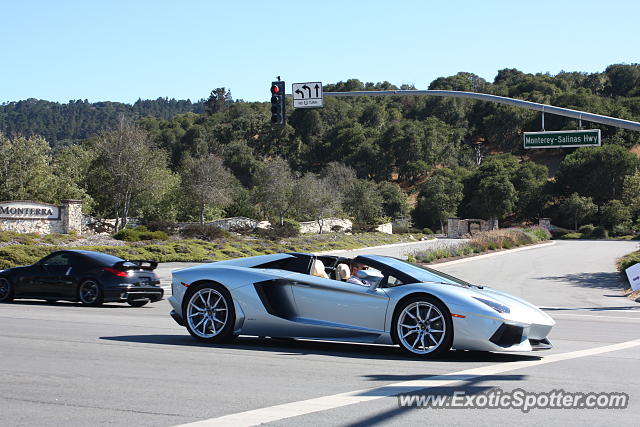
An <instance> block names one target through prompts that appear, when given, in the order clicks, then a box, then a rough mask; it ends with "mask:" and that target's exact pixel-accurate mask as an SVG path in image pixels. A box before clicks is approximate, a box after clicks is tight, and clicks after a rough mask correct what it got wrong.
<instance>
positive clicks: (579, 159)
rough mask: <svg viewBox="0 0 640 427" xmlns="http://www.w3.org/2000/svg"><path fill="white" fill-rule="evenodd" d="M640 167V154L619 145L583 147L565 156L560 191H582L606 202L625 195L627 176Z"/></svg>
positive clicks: (594, 198) (564, 192)
mask: <svg viewBox="0 0 640 427" xmlns="http://www.w3.org/2000/svg"><path fill="white" fill-rule="evenodd" d="M638 168H640V160H639V159H638V157H636V156H635V155H634V154H632V153H630V152H628V151H627V150H625V149H624V148H623V147H620V146H618V145H610V144H608V145H603V146H602V147H583V148H578V149H577V150H576V151H575V152H573V153H571V154H569V155H567V156H566V157H565V158H564V159H563V160H562V163H560V168H559V170H558V175H557V178H556V182H557V186H558V190H559V192H560V194H564V195H569V194H572V193H578V194H579V195H581V196H586V197H591V198H592V199H593V201H594V202H595V203H596V204H598V205H602V204H604V203H606V202H607V201H608V200H611V199H620V197H622V184H623V182H624V178H625V177H626V176H627V175H631V174H633V173H634V172H635V171H636V170H637V169H638Z"/></svg>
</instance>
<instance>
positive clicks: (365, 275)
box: [356, 270, 384, 291]
mask: <svg viewBox="0 0 640 427" xmlns="http://www.w3.org/2000/svg"><path fill="white" fill-rule="evenodd" d="M356 276H357V277H358V279H362V280H365V281H366V282H367V283H369V289H370V290H372V291H373V290H375V289H376V288H377V287H378V285H379V284H380V282H381V281H382V279H383V278H384V276H383V275H382V273H380V272H379V271H377V270H358V271H357V272H356Z"/></svg>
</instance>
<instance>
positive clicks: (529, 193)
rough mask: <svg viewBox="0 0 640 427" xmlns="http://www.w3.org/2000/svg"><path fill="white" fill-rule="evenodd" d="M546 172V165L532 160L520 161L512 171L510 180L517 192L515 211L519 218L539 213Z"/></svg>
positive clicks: (547, 172)
mask: <svg viewBox="0 0 640 427" xmlns="http://www.w3.org/2000/svg"><path fill="white" fill-rule="evenodd" d="M548 174H549V170H548V169H547V167H546V166H543V165H537V164H535V163H533V162H522V163H521V164H520V165H519V167H518V169H517V170H516V171H515V172H514V173H513V176H512V178H511V182H512V183H513V185H514V187H515V189H516V191H517V193H518V203H517V205H516V213H517V214H518V216H519V217H520V218H522V219H528V218H531V217H535V216H536V215H540V212H541V211H542V204H543V191H544V188H545V184H546V183H547V179H548Z"/></svg>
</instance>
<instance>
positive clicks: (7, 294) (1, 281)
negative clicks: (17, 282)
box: [0, 277, 13, 302]
mask: <svg viewBox="0 0 640 427" xmlns="http://www.w3.org/2000/svg"><path fill="white" fill-rule="evenodd" d="M11 301H13V285H12V284H11V282H10V281H9V279H5V278H4V277H0V302H11Z"/></svg>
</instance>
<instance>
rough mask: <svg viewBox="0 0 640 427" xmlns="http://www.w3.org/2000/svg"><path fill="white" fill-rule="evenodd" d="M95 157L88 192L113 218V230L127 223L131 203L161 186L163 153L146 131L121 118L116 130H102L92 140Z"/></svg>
mask: <svg viewBox="0 0 640 427" xmlns="http://www.w3.org/2000/svg"><path fill="white" fill-rule="evenodd" d="M95 150H96V154H97V156H96V160H95V161H94V164H93V167H92V170H91V176H90V178H89V179H90V181H92V186H93V188H92V194H93V195H94V197H96V198H97V200H98V201H99V202H102V203H103V205H105V206H103V212H105V211H110V212H111V213H113V214H115V217H116V224H115V228H116V230H118V229H120V228H121V227H125V226H126V225H127V218H128V217H129V215H130V210H131V205H132V202H135V201H137V199H138V198H139V197H141V195H142V194H143V193H144V194H147V195H148V194H154V195H155V196H158V194H159V193H161V192H158V191H154V190H158V189H161V188H162V187H163V186H164V183H163V181H162V180H159V179H158V177H159V176H160V175H162V173H161V172H162V171H163V170H166V169H167V168H166V165H167V155H166V153H165V152H164V151H162V150H161V149H159V148H157V147H156V146H155V144H154V143H153V142H152V140H151V137H150V135H149V133H148V132H147V131H145V130H144V129H142V128H141V127H139V126H135V125H126V124H125V123H124V121H121V124H120V128H119V129H118V130H116V131H112V132H105V133H102V134H101V135H100V136H99V137H98V138H97V140H96V142H95Z"/></svg>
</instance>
